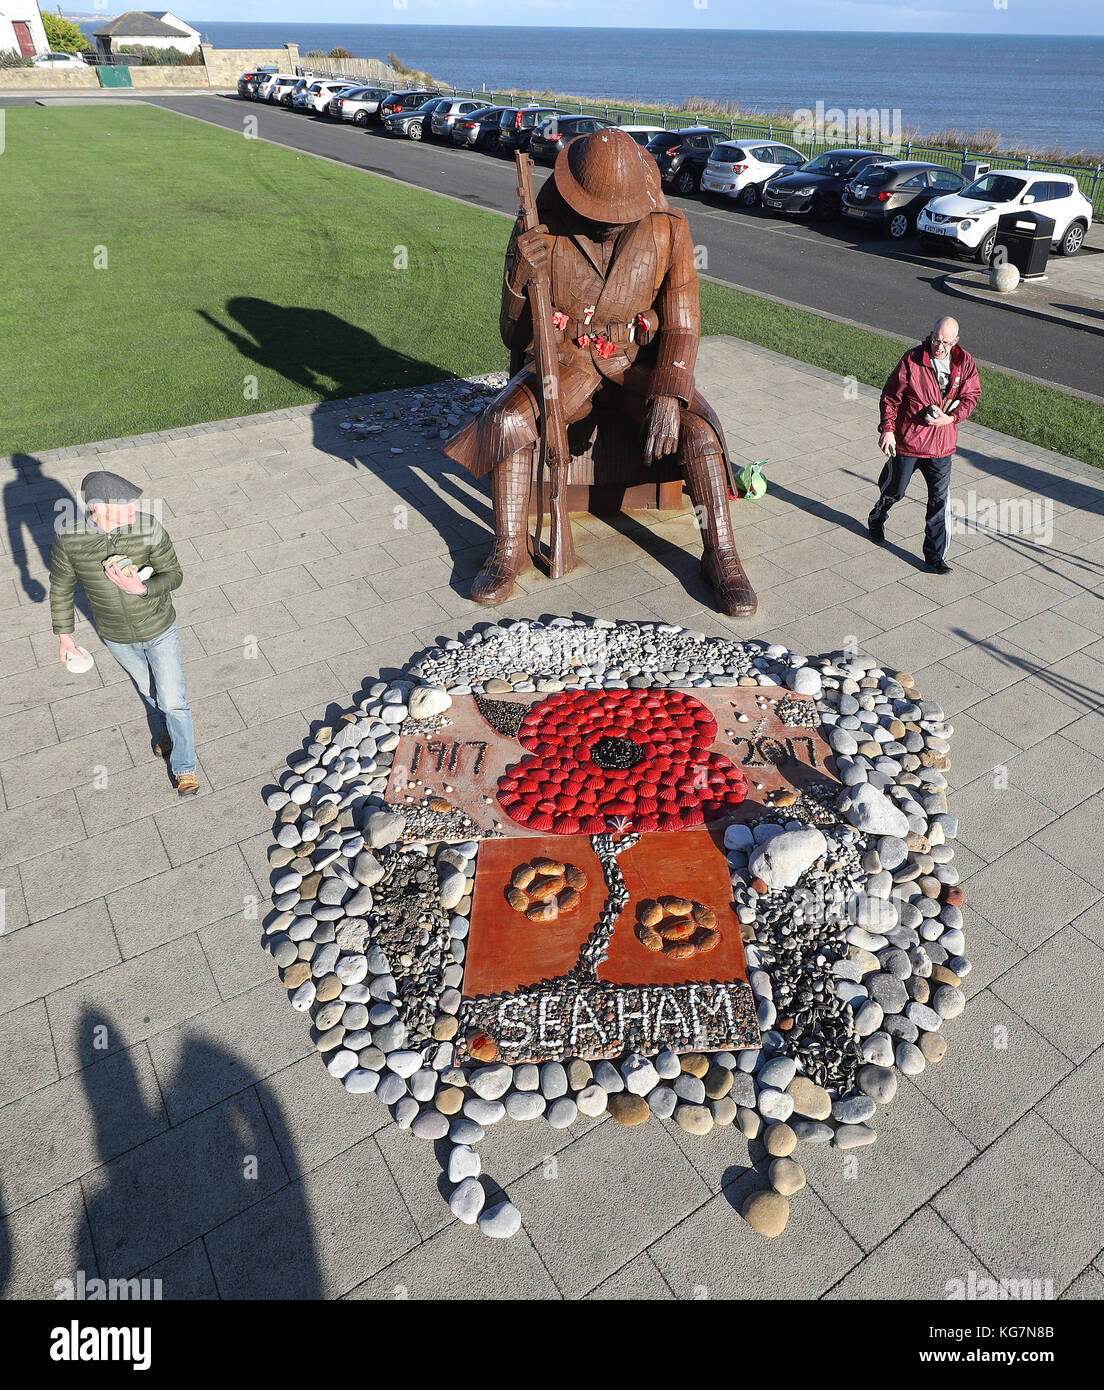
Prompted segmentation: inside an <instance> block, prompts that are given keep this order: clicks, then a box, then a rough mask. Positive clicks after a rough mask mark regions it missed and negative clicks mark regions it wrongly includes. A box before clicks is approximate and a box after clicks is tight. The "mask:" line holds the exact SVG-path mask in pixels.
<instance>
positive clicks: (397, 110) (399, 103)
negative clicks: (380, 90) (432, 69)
mask: <svg viewBox="0 0 1104 1390" xmlns="http://www.w3.org/2000/svg"><path fill="white" fill-rule="evenodd" d="M440 95H441V93H440V92H431V91H428V90H425V91H423V90H422V89H421V88H417V89H414V88H412V89H411V90H410V91H406V92H388V94H387V95H386V96H385V97H384V99H383V100H382V101H381V102H380V104H379V116H380V120H385V119H386V118H387V117H388V116H397V115H400V114H401V113H402V112H404V111H405V112H407V113H409V112H411V111H416V110H417V109H418V107H419V106H421V105H422V103H423V102H426V101H429V99H430V97H439V96H440Z"/></svg>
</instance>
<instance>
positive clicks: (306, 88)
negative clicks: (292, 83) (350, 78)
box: [291, 79, 353, 116]
mask: <svg viewBox="0 0 1104 1390" xmlns="http://www.w3.org/2000/svg"><path fill="white" fill-rule="evenodd" d="M352 90H353V84H352V83H351V82H334V81H324V80H320V79H316V80H315V81H313V82H308V81H306V80H305V79H304V82H303V85H302V87H296V89H295V91H294V92H292V94H291V105H292V108H293V109H294V110H296V111H302V112H304V113H305V114H307V115H313V116H322V115H325V113H326V109H327V107H328V106H329V104H330V102H331V101H333V100H334V99H335V98H336V97H339V96H341V95H343V94H344V93H345V92H351V91H352Z"/></svg>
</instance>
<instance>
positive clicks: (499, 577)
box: [471, 542, 526, 605]
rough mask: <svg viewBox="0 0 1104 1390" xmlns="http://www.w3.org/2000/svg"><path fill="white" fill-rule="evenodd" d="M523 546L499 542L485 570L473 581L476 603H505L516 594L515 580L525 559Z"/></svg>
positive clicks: (484, 566) (473, 596) (488, 558)
mask: <svg viewBox="0 0 1104 1390" xmlns="http://www.w3.org/2000/svg"><path fill="white" fill-rule="evenodd" d="M525 553H526V552H525V550H524V548H523V547H522V546H521V545H510V544H504V543H502V542H498V543H496V545H495V548H494V549H493V550H492V551H491V553H490V554H489V555H488V556H487V559H486V563H485V564H484V565H483V568H482V569H481V570H480V571H479V573H478V574H477V575H476V576H475V578H474V580H473V581H472V591H471V596H472V598H473V599H474V600H475V602H476V603H483V604H487V605H493V604H496V603H505V602H506V600H507V599H508V598H509V597H510V595H511V594H512V593H513V592H514V580H515V579H516V578H517V576H518V573H519V572H520V570H521V566H522V563H523V560H524V557H525Z"/></svg>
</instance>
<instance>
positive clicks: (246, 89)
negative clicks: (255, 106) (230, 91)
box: [238, 67, 277, 101]
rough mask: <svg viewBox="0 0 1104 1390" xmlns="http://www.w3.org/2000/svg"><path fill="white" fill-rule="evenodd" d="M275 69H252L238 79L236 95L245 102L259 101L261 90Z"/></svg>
mask: <svg viewBox="0 0 1104 1390" xmlns="http://www.w3.org/2000/svg"><path fill="white" fill-rule="evenodd" d="M276 71H277V69H276V68H273V67H259V68H254V69H253V71H252V72H246V73H243V74H242V76H241V77H239V78H238V95H239V96H241V97H244V98H245V99H246V100H247V101H258V100H260V94H261V88H262V87H263V86H264V84H265V83H266V82H267V81H268V79H269V78H270V77H271V76H272V74H273V73H274V72H276Z"/></svg>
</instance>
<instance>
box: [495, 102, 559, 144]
mask: <svg viewBox="0 0 1104 1390" xmlns="http://www.w3.org/2000/svg"><path fill="white" fill-rule="evenodd" d="M559 114H560V113H559V112H558V111H557V110H556V108H555V107H554V106H520V107H511V108H510V110H508V111H506V112H505V113H504V114H503V117H502V124H501V125H500V126H499V128H498V148H499V149H500V150H501V151H502V152H503V153H504V154H515V153H516V152H517V151H518V150H527V149H528V148H529V141H530V139H531V138H532V135H533V131H534V130H535V128H536V127H537V126H538V125H540V123H541V122H542V121H546V120H547V119H548V117H549V116H558V115H559Z"/></svg>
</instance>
